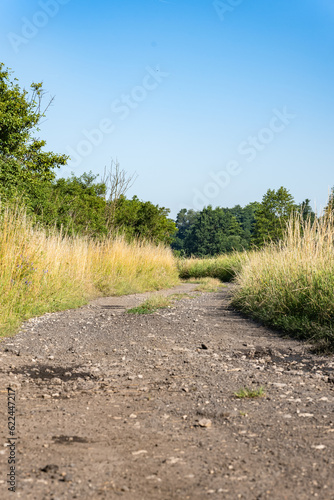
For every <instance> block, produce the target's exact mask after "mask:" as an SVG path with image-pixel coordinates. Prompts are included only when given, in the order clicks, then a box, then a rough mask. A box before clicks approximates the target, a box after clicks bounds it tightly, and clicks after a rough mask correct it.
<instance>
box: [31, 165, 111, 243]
mask: <svg viewBox="0 0 334 500" xmlns="http://www.w3.org/2000/svg"><path fill="white" fill-rule="evenodd" d="M96 179H97V176H96V175H93V174H92V173H91V172H90V173H88V174H87V173H84V174H83V175H81V176H80V177H75V176H74V175H73V174H72V176H71V177H70V178H68V179H62V178H61V179H57V180H55V181H53V182H52V183H47V184H45V185H44V186H43V188H41V189H39V191H38V192H36V193H35V196H34V198H33V199H32V200H31V202H30V208H31V210H32V211H33V213H34V214H35V216H36V218H37V220H38V221H39V222H41V223H42V225H43V226H47V227H50V226H56V227H57V228H58V229H60V228H63V229H64V230H65V232H66V233H67V234H69V235H74V234H80V235H88V236H92V237H102V236H105V235H106V234H107V232H108V230H107V225H106V218H105V212H106V201H105V193H106V187H105V184H104V183H97V182H95V180H96Z"/></svg>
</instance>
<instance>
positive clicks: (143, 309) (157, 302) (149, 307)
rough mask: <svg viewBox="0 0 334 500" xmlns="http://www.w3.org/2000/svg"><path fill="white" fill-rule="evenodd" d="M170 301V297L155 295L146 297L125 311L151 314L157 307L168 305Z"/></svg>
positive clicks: (161, 307) (162, 307)
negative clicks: (140, 302)
mask: <svg viewBox="0 0 334 500" xmlns="http://www.w3.org/2000/svg"><path fill="white" fill-rule="evenodd" d="M171 303H172V300H171V298H169V297H164V296H162V295H155V296H153V297H151V298H150V299H147V300H146V301H145V302H143V303H142V304H141V305H140V306H137V307H133V308H132V309H128V310H127V311H126V312H127V313H129V314H153V313H154V312H155V311H157V310H158V309H164V308H165V307H170V305H171Z"/></svg>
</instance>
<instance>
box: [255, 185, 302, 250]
mask: <svg viewBox="0 0 334 500" xmlns="http://www.w3.org/2000/svg"><path fill="white" fill-rule="evenodd" d="M296 209H297V206H296V204H295V202H294V199H293V197H292V195H291V194H290V193H289V191H288V190H287V189H286V188H284V187H280V188H279V189H278V190H277V191H275V190H274V189H268V191H267V192H266V194H265V195H264V196H263V199H262V203H261V204H260V205H259V207H258V209H257V210H256V212H255V224H254V233H253V236H252V242H253V244H254V245H256V246H262V245H263V244H264V243H265V242H266V241H269V240H272V241H279V240H280V239H282V237H283V234H284V231H285V228H286V224H287V222H288V220H289V217H290V215H291V214H292V212H293V211H294V210H296Z"/></svg>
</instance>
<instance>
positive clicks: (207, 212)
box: [172, 203, 257, 256]
mask: <svg viewBox="0 0 334 500" xmlns="http://www.w3.org/2000/svg"><path fill="white" fill-rule="evenodd" d="M256 206H257V204H256V203H252V204H250V205H247V206H246V207H245V208H241V207H240V205H237V206H236V207H234V208H232V209H230V208H221V207H216V208H215V209H213V208H212V207H211V206H208V207H206V208H203V210H201V211H199V212H195V211H194V210H188V211H187V210H186V209H182V210H181V211H180V212H179V213H178V215H177V219H176V227H177V228H178V233H177V235H176V237H175V238H174V241H173V243H172V248H173V249H174V250H176V251H177V252H178V256H190V255H194V256H209V255H211V256H213V255H217V254H222V253H228V252H232V251H233V250H239V251H240V250H243V249H244V248H248V247H249V242H250V237H251V228H252V224H253V222H254V213H255V209H256Z"/></svg>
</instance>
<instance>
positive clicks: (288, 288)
mask: <svg viewBox="0 0 334 500" xmlns="http://www.w3.org/2000/svg"><path fill="white" fill-rule="evenodd" d="M333 222H334V221H333V220H330V221H328V220H327V221H326V220H325V219H322V220H320V221H319V222H317V223H315V224H314V225H311V224H310V223H309V222H301V221H300V220H298V219H297V220H296V219H294V220H291V221H290V224H289V227H288V229H287V234H286V237H285V239H284V241H283V242H281V243H280V244H279V245H274V244H270V245H268V246H266V247H265V248H263V249H262V250H260V251H257V252H251V253H249V254H248V256H247V260H246V262H245V263H244V265H243V267H242V269H241V270H240V272H239V273H238V275H237V277H236V285H237V287H236V290H235V294H234V299H233V305H234V306H235V307H236V308H237V309H239V310H240V311H242V312H244V313H246V314H247V315H250V316H251V317H253V318H254V319H257V320H260V321H261V322H262V323H263V324H265V325H268V326H271V327H274V328H276V329H279V330H281V331H282V332H286V333H289V334H291V335H293V336H295V337H298V338H301V339H308V340H310V341H312V342H314V343H316V344H318V345H319V346H320V345H321V346H322V349H323V350H328V351H330V350H333V349H334V230H333V228H334V224H333Z"/></svg>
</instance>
